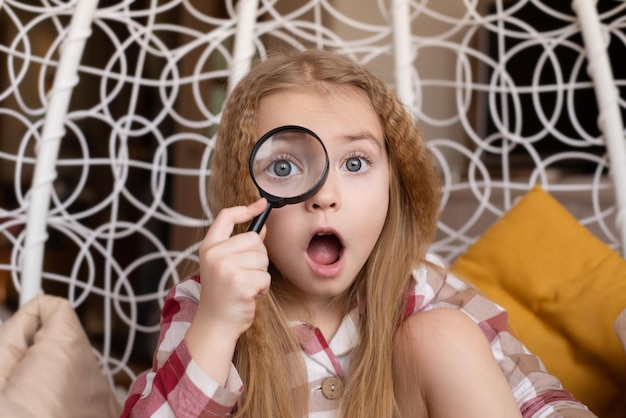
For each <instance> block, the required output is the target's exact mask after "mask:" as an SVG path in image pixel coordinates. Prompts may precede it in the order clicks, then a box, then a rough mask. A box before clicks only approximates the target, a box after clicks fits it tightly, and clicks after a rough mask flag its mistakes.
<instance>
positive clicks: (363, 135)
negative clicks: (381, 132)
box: [340, 131, 385, 148]
mask: <svg viewBox="0 0 626 418" xmlns="http://www.w3.org/2000/svg"><path fill="white" fill-rule="evenodd" d="M340 138H341V139H344V140H346V141H349V142H350V141H362V140H366V141H369V142H372V143H373V144H374V145H376V147H378V148H384V146H385V140H384V138H383V139H382V141H379V140H378V139H377V138H376V137H375V136H374V135H371V134H370V133H369V132H367V131H363V132H357V133H352V134H347V135H342V136H341V137H340Z"/></svg>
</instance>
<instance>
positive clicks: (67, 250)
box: [0, 0, 626, 385]
mask: <svg viewBox="0 0 626 418" xmlns="http://www.w3.org/2000/svg"><path fill="white" fill-rule="evenodd" d="M79 3H82V6H81V7H87V6H86V5H85V3H89V2H88V1H82V0H81V2H79ZM238 3H239V5H236V4H235V2H234V1H231V0H227V1H224V2H206V1H201V0H197V1H191V0H188V1H183V0H171V1H165V0H161V1H156V0H152V1H148V0H144V1H117V2H116V1H101V2H100V3H99V4H98V3H97V2H91V5H92V6H93V7H94V8H95V9H94V10H93V12H92V13H91V15H90V14H89V13H87V12H85V13H86V15H89V16H90V18H89V19H88V21H87V22H88V23H89V24H88V25H86V27H85V28H83V31H82V32H78V35H77V36H76V37H74V38H72V37H70V36H68V31H69V28H70V26H71V25H70V22H72V16H75V14H76V11H77V9H78V7H79V6H78V5H77V2H76V1H52V0H43V1H28V2H25V1H16V0H4V1H0V66H1V69H0V186H1V187H2V193H1V194H0V248H1V250H0V251H1V253H0V254H2V255H1V257H3V258H2V259H0V285H2V281H1V280H2V277H4V278H5V280H8V281H9V282H10V284H9V285H8V287H9V288H10V287H13V288H15V289H17V291H21V290H22V289H23V287H24V283H23V282H22V274H23V271H24V270H25V269H26V270H28V268H29V267H26V266H29V265H31V263H37V261H36V260H33V259H32V258H30V257H33V256H29V254H31V252H30V247H29V246H33V247H35V246H37V245H41V246H42V248H45V251H43V262H42V274H41V277H42V283H41V287H42V288H43V291H45V292H48V293H54V294H59V295H62V296H64V297H67V298H68V299H69V300H70V301H71V302H72V304H73V305H74V306H75V308H76V310H77V312H78V313H79V314H80V317H81V320H82V321H83V323H84V325H85V329H86V330H87V331H88V333H89V335H90V337H91V338H92V341H93V343H94V348H95V350H96V352H97V355H98V356H99V358H100V360H101V363H102V367H103V370H104V371H105V373H106V374H107V376H109V378H110V379H111V382H112V384H113V383H114V382H115V383H116V384H122V385H126V384H127V383H128V382H129V381H130V380H132V379H133V378H134V376H135V375H136V373H137V372H138V371H141V370H143V368H145V367H147V366H148V365H149V360H150V355H151V352H152V349H153V345H154V340H155V331H156V330H157V323H158V314H159V307H160V304H161V302H162V300H163V298H164V296H165V292H166V291H167V289H168V288H169V287H170V286H171V285H172V284H173V283H175V282H177V281H179V280H181V279H182V278H183V276H184V275H186V274H187V273H188V272H189V271H191V270H192V269H193V268H194V266H195V263H196V262H197V257H196V249H197V246H196V242H197V241H198V239H199V237H200V235H199V233H200V232H199V231H201V230H202V229H203V228H205V227H206V226H207V225H208V224H209V223H210V221H211V215H210V213H209V212H208V209H207V203H206V202H207V200H208V199H209V198H210V197H209V196H207V195H206V192H205V189H206V188H205V185H206V179H207V177H208V176H209V175H210V172H209V170H208V169H207V168H206V167H207V166H208V163H209V159H210V155H211V150H212V147H213V141H214V132H215V129H216V126H217V125H218V124H219V118H220V110H221V104H222V102H223V100H224V97H225V96H226V94H227V91H228V88H229V87H228V85H229V78H230V83H231V85H232V83H233V82H234V81H236V79H237V77H239V76H240V74H241V73H243V72H245V70H246V68H247V67H246V66H247V65H248V64H249V58H250V57H251V56H252V55H254V56H257V57H261V58H263V57H264V56H265V55H266V54H267V53H268V51H269V50H270V49H273V48H280V47H285V46H290V47H296V48H308V47H316V48H325V49H333V50H338V51H340V52H342V53H346V54H350V55H352V56H354V57H355V58H357V59H358V60H360V61H362V62H364V63H366V64H367V65H368V66H370V67H371V68H372V69H373V70H374V71H376V72H378V73H379V74H381V75H382V76H383V77H384V78H385V79H386V80H388V81H389V82H390V83H392V84H393V85H394V86H396V87H397V89H398V92H399V94H400V96H401V97H402V98H403V100H405V102H406V103H407V106H410V107H411V108H412V109H413V110H414V114H415V116H416V119H417V120H419V122H420V123H421V124H422V128H423V130H424V132H425V134H426V135H427V137H428V138H429V140H430V144H431V147H432V149H433V151H434V153H435V155H436V156H437V158H438V161H439V163H440V165H441V168H442V173H443V176H444V183H445V186H444V192H445V193H444V209H443V215H442V220H441V222H440V228H439V234H438V236H437V239H436V241H435V242H434V243H433V246H432V248H433V251H435V252H437V253H439V254H440V255H441V256H443V257H444V258H446V259H447V260H449V261H451V260H453V259H454V258H455V257H457V256H458V255H459V254H461V253H462V252H463V251H464V250H465V249H466V248H467V246H468V245H470V244H471V243H472V242H473V241H475V239H476V238H477V237H478V236H479V235H480V233H482V232H483V231H484V230H485V228H487V227H488V226H489V225H490V224H491V223H492V222H493V221H495V220H496V219H497V218H498V217H500V216H501V215H502V214H504V213H505V212H506V211H507V210H508V209H509V208H510V207H511V205H512V203H513V202H514V200H515V199H516V198H517V197H519V196H521V195H522V194H523V193H524V192H525V191H527V190H528V189H529V188H531V187H532V186H533V185H534V184H540V185H542V186H543V187H544V188H545V189H546V190H547V191H549V192H551V193H552V194H553V195H554V196H555V197H557V198H558V199H559V200H560V201H561V202H562V203H563V204H564V205H565V206H566V207H568V209H570V210H571V211H572V213H574V214H575V215H576V216H577V217H578V218H579V219H580V220H581V222H582V223H583V224H584V225H586V226H587V227H589V229H590V230H592V231H593V232H594V233H595V234H596V235H597V236H598V237H599V238H600V239H602V240H603V241H604V242H606V243H607V244H608V245H609V246H611V247H612V248H615V249H620V248H622V247H621V244H620V232H618V228H617V227H616V222H617V220H618V218H620V217H619V216H618V215H617V212H618V211H617V208H616V204H615V202H616V199H615V193H614V191H613V182H612V180H611V177H610V175H607V172H608V171H609V169H608V168H609V162H610V161H613V160H614V159H615V160H617V161H618V162H619V161H623V160H624V158H623V156H621V157H620V158H613V157H609V156H608V155H607V151H606V146H605V141H604V136H603V134H602V132H603V129H601V128H600V127H599V126H598V104H597V103H598V102H597V100H596V98H595V95H594V94H595V93H594V83H593V81H592V78H591V77H590V75H589V73H588V68H589V61H588V59H587V54H586V49H585V46H584V42H583V37H582V35H581V26H580V24H579V19H578V18H577V17H576V14H575V11H574V10H573V9H572V5H571V4H565V3H567V2H563V3H564V4H561V5H559V6H558V9H556V8H555V7H556V6H555V5H554V4H553V3H555V2H547V1H546V2H541V1H538V0H537V1H530V0H519V1H515V2H506V1H499V0H498V1H492V2H490V1H470V0H465V1H461V0H458V1H445V2H442V1H426V0H421V1H417V0H415V1H406V2H402V1H397V0H396V1H393V2H392V1H390V0H386V1H384V0H379V1H376V0H363V1H359V2H352V1H349V0H341V1H339V0H337V1H330V0H327V1H323V0H313V1H292V0H282V1H270V0H258V1H254V0H252V1H249V0H240V1H239V2H238ZM355 4H356V6H355ZM255 6H256V7H257V8H258V9H256V8H255ZM238 7H251V9H249V10H252V13H251V14H250V12H249V10H248V12H247V13H248V15H246V16H252V17H251V21H252V23H253V24H252V25H251V26H250V25H238V22H240V20H239V19H238V17H239V16H244V13H246V11H245V10H244V9H241V10H240V9H239V8H238ZM597 7H598V10H599V16H600V20H599V21H600V23H601V25H600V27H601V30H602V33H603V41H604V42H605V43H604V45H603V47H604V48H609V56H610V58H611V61H612V63H611V66H612V70H613V73H614V76H615V79H616V81H615V87H616V90H615V91H616V92H617V94H615V95H614V100H613V101H614V103H617V106H618V107H617V108H618V110H619V111H620V112H621V114H622V115H623V114H624V112H625V108H626V102H625V100H626V99H625V98H626V90H625V89H626V74H625V69H624V68H621V67H620V66H619V64H620V60H621V59H622V58H620V57H623V56H624V54H625V53H626V33H625V28H626V4H625V3H624V2H613V1H609V0H604V1H600V2H599V3H598V4H597ZM246 10H247V9H246ZM255 10H256V11H255ZM91 16H93V19H91ZM242 18H244V17H242ZM254 22H256V24H254ZM246 30H247V31H248V32H249V33H248V35H249V39H250V40H251V41H250V42H249V44H246V43H245V42H243V43H239V42H240V40H241V39H243V38H245V37H246V36H248V35H246V33H245V31H246ZM407 30H408V31H410V35H408V36H407V33H406V31H407ZM85 31H90V32H89V33H88V32H85ZM403 31H405V32H403ZM81 42H85V48H84V52H83V53H82V56H81V57H80V58H81V59H80V64H79V65H78V67H77V68H76V74H75V76H76V77H72V74H66V77H67V79H64V78H63V76H64V74H60V75H59V74H58V72H59V71H61V69H62V65H61V60H60V57H61V56H64V54H61V52H62V50H63V48H65V49H66V50H75V48H77V46H76V45H79V44H80V43H81ZM238 48H239V49H238ZM234 51H238V52H237V53H235V52H234ZM241 57H243V59H241ZM622 67H623V66H622ZM62 71H65V70H62ZM68 71H69V70H68ZM55 77H56V78H55ZM74 84H75V87H74ZM72 87H73V89H72ZM67 92H69V93H70V94H71V101H70V102H69V108H68V111H67V115H66V116H64V117H63V118H62V119H61V120H60V121H59V120H58V118H57V122H60V124H59V127H58V129H56V130H52V132H51V133H50V132H49V131H50V129H49V130H48V131H46V130H45V126H46V119H47V117H49V115H50V114H51V112H54V111H55V110H59V107H58V106H57V105H55V103H56V102H55V96H57V95H63V94H66V93H67ZM57 97H58V96H57ZM56 100H58V98H57V99H56ZM620 131H622V133H623V127H622V128H621V129H620ZM45 134H46V135H45ZM47 134H50V135H49V136H47ZM622 137H623V135H622ZM55 141H56V142H55ZM55 143H56V144H57V145H58V150H54V151H53V152H50V151H49V150H50V149H51V148H49V147H50V146H51V144H52V147H53V148H52V149H54V144H55ZM55 154H57V155H55ZM42 160H47V161H48V162H49V164H50V168H51V170H52V172H51V173H52V174H51V175H48V176H43V177H41V178H40V179H37V175H36V169H35V166H36V165H40V164H41V161H42ZM37 169H39V168H37ZM39 188H41V189H42V190H43V189H46V188H47V189H48V190H49V191H50V193H49V196H50V198H49V201H50V205H49V209H48V208H47V207H43V208H41V207H40V208H39V209H38V210H42V211H43V213H45V218H44V219H43V225H42V226H43V231H44V234H40V235H35V236H34V237H32V238H30V239H27V232H28V230H29V228H31V223H30V222H29V219H31V218H29V216H34V215H32V214H31V213H30V212H29V208H31V207H32V196H33V195H34V194H35V193H37V192H36V191H37V190H38V189H39ZM44 203H45V202H44ZM622 218H623V216H622ZM38 288H39V286H37V289H38ZM0 295H1V293H0Z"/></svg>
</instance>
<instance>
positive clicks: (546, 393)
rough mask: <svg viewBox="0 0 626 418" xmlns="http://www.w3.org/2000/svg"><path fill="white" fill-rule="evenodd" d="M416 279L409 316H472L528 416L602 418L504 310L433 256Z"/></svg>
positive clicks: (527, 417)
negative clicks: (526, 341)
mask: <svg viewBox="0 0 626 418" xmlns="http://www.w3.org/2000/svg"><path fill="white" fill-rule="evenodd" d="M413 277H414V279H415V285H414V286H413V287H412V291H411V292H410V293H409V298H408V303H407V307H406V311H405V317H407V316H409V315H412V314H413V313H416V312H419V311H426V310H430V309H437V308H454V309H460V310H461V311H462V312H464V313H465V314H466V315H468V316H469V317H470V318H472V320H473V321H474V322H476V323H477V324H478V326H479V327H480V328H481V329H482V331H483V333H484V334H485V336H486V338H487V339H488V340H489V343H490V345H491V350H492V352H493V354H494V356H495V358H496V360H497V361H498V363H499V365H500V368H501V370H502V372H503V373H504V375H505V377H506V379H507V380H508V382H509V384H510V386H511V390H512V391H513V395H514V396H515V399H516V400H517V404H518V406H519V408H520V411H521V413H522V416H523V417H524V418H591V417H596V415H594V414H593V413H592V412H591V411H589V409H588V408H587V407H586V406H585V405H583V404H582V403H581V402H580V401H578V400H577V399H576V398H574V396H573V395H572V394H571V393H570V392H568V391H566V390H564V389H563V387H562V385H561V383H560V381H559V380H558V379H557V378H556V377H555V376H553V375H550V374H549V373H548V372H547V371H546V369H545V367H544V365H543V363H542V362H541V360H540V359H539V358H538V357H537V356H536V355H534V354H532V353H531V352H530V351H529V350H528V349H527V348H526V347H525V346H524V345H523V344H522V343H521V342H520V341H519V340H518V339H516V338H515V337H514V336H513V335H512V334H511V333H510V332H509V329H508V315H507V312H506V311H505V310H504V309H503V308H502V307H501V306H499V305H497V304H496V303H494V302H493V301H491V300H489V299H487V298H486V297H484V296H483V295H481V294H480V293H479V292H478V291H476V290H475V289H474V288H473V287H471V286H469V285H468V284H467V283H466V282H464V281H462V280H461V279H459V278H457V277H456V276H454V275H452V274H450V273H449V272H448V271H447V270H446V269H445V266H444V265H443V263H442V262H441V261H440V260H438V259H436V258H433V257H432V256H431V257H429V258H427V263H426V264H424V266H422V267H420V268H418V269H416V270H415V271H414V273H413Z"/></svg>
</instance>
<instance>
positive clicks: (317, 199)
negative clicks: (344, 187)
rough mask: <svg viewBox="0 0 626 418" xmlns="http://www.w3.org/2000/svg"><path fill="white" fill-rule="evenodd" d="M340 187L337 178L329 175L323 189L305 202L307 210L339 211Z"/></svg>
mask: <svg viewBox="0 0 626 418" xmlns="http://www.w3.org/2000/svg"><path fill="white" fill-rule="evenodd" d="M340 197H341V196H340V193H339V187H338V184H337V181H336V179H335V176H334V175H333V174H332V173H330V172H329V173H328V177H327V178H326V182H324V185H323V186H322V188H321V189H320V190H319V191H318V192H317V193H315V195H313V197H311V198H309V199H307V200H306V202H305V206H306V208H307V210H310V211H318V210H337V209H339V207H340V205H341V199H340Z"/></svg>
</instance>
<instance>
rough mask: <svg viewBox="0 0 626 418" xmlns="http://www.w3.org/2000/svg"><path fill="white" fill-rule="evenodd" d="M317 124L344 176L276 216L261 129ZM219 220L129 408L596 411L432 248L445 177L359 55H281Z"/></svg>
mask: <svg viewBox="0 0 626 418" xmlns="http://www.w3.org/2000/svg"><path fill="white" fill-rule="evenodd" d="M283 125H300V126H304V127H306V128H308V129H310V130H312V131H313V132H315V133H317V134H318V135H319V137H320V138H321V139H322V141H323V143H324V145H325V146H326V148H327V151H328V155H329V160H330V166H329V167H330V169H329V174H328V178H327V180H326V182H325V183H324V185H323V187H322V188H321V189H320V190H319V191H318V192H317V193H316V194H315V195H314V196H313V197H311V198H309V199H308V200H306V201H305V202H302V203H298V204H294V205H287V206H285V207H282V208H280V209H275V210H273V211H272V212H271V213H270V215H269V218H268V220H267V223H266V225H265V226H264V227H263V229H262V231H261V233H260V234H257V233H254V232H247V233H246V232H245V231H246V228H247V226H248V224H249V222H250V221H251V220H252V219H253V218H254V217H255V216H256V215H258V214H260V213H261V212H262V211H263V209H264V208H265V205H266V202H265V200H264V199H260V200H257V201H256V202H254V203H252V204H250V202H253V201H254V200H256V199H258V191H257V190H256V188H255V186H254V184H253V182H252V181H251V179H250V176H249V174H248V171H247V166H248V158H249V155H250V152H251V149H252V147H253V146H254V144H255V141H256V140H257V138H259V137H260V136H261V135H263V134H264V133H265V132H268V131H270V130H271V129H274V128H276V127H279V126H283ZM211 168H212V174H211V178H210V186H209V187H210V190H209V192H210V196H211V202H210V204H211V210H212V211H213V213H216V214H217V216H216V217H215V220H214V223H213V224H212V225H211V227H210V228H209V230H208V232H207V233H206V236H205V237H204V239H203V241H202V243H201V245H200V249H199V253H200V271H199V274H198V275H196V276H194V277H191V278H190V279H188V280H185V281H183V282H181V283H179V284H177V285H176V286H174V287H173V288H172V289H171V291H170V292H169V295H168V297H167V300H166V302H165V305H164V307H163V312H162V321H161V334H160V338H159V346H158V349H157V352H156V354H155V357H154V362H153V364H154V366H153V369H152V370H151V371H149V372H148V373H146V374H144V375H142V376H140V377H139V378H138V379H137V381H136V382H135V383H134V385H133V387H132V388H131V392H130V394H129V397H128V399H127V401H126V405H125V410H124V413H123V416H137V417H140V416H174V415H175V416H231V414H232V416H242V417H252V418H257V417H300V416H306V415H307V414H308V415H309V416H311V417H334V416H343V417H362V418H365V417H389V418H391V417H398V416H402V417H457V416H462V417H481V418H488V417H494V418H503V417H504V418H507V417H520V416H525V417H529V416H535V417H539V416H542V417H547V416H550V417H566V416H576V417H584V416H593V414H591V413H589V412H588V411H587V410H586V408H585V407H584V406H583V405H581V404H580V403H578V402H577V401H576V400H575V399H573V398H572V396H571V395H570V394H569V393H567V392H565V391H563V390H562V388H561V387H560V384H559V382H558V381H557V380H556V379H555V378H553V377H552V376H550V375H548V374H547V373H545V371H544V370H543V369H542V366H541V363H540V362H539V361H538V359H536V358H535V357H533V356H532V355H530V354H529V353H528V352H527V351H526V350H525V348H524V347H523V346H522V345H521V344H520V343H519V342H518V341H517V340H515V339H514V338H513V337H512V336H511V335H510V334H509V333H508V332H507V329H506V314H505V313H504V312H502V310H501V309H500V308H499V307H498V306H496V305H495V304H493V303H491V302H489V301H488V300H486V299H484V298H482V297H481V296H479V295H477V294H476V293H475V292H474V291H473V290H471V289H470V288H468V287H467V286H466V285H465V284H463V283H462V282H461V281H460V280H458V279H457V278H455V277H453V276H450V275H448V274H447V273H446V272H445V270H444V268H443V267H442V266H440V265H438V262H437V260H436V259H435V258H434V257H432V256H430V255H428V254H427V249H428V246H429V243H430V241H431V239H432V238H433V235H434V232H435V229H436V222H437V214H438V210H439V204H440V201H439V189H440V183H439V178H438V174H437V170H436V168H435V165H434V164H433V160H432V159H431V156H430V154H429V152H428V150H427V146H426V142H425V140H424V139H423V138H422V136H421V135H420V134H419V132H418V130H417V129H416V127H415V126H414V123H413V120H412V117H411V115H410V114H409V113H408V112H407V110H406V109H405V108H404V107H403V106H402V104H401V103H400V102H399V101H398V99H397V98H396V96H395V95H394V93H393V91H392V90H391V89H390V88H389V87H388V86H387V85H386V84H385V83H383V82H382V81H381V80H380V79H379V78H377V77H375V76H374V75H372V74H371V73H370V72H368V70H367V69H366V68H364V67H363V66H361V65H359V64H357V63H355V62H354V61H353V60H351V59H350V58H348V57H345V56H342V55H338V54H335V53H330V52H324V51H318V50H311V51H306V52H300V53H294V54H292V55H281V56H278V55H277V56H274V57H270V58H268V59H267V60H265V61H263V62H261V63H259V64H257V65H256V66H255V67H254V68H253V69H252V70H251V71H250V73H249V74H248V75H247V76H246V77H245V78H244V79H243V80H242V81H241V82H240V83H239V85H238V86H237V88H236V89H235V90H234V91H233V93H232V95H231V97H230V98H229V100H228V102H227V104H226V106H225V108H224V112H223V117H222V122H221V125H220V129H219V132H218V140H217V144H216V147H215V150H214V154H213V163H212V167H211Z"/></svg>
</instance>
